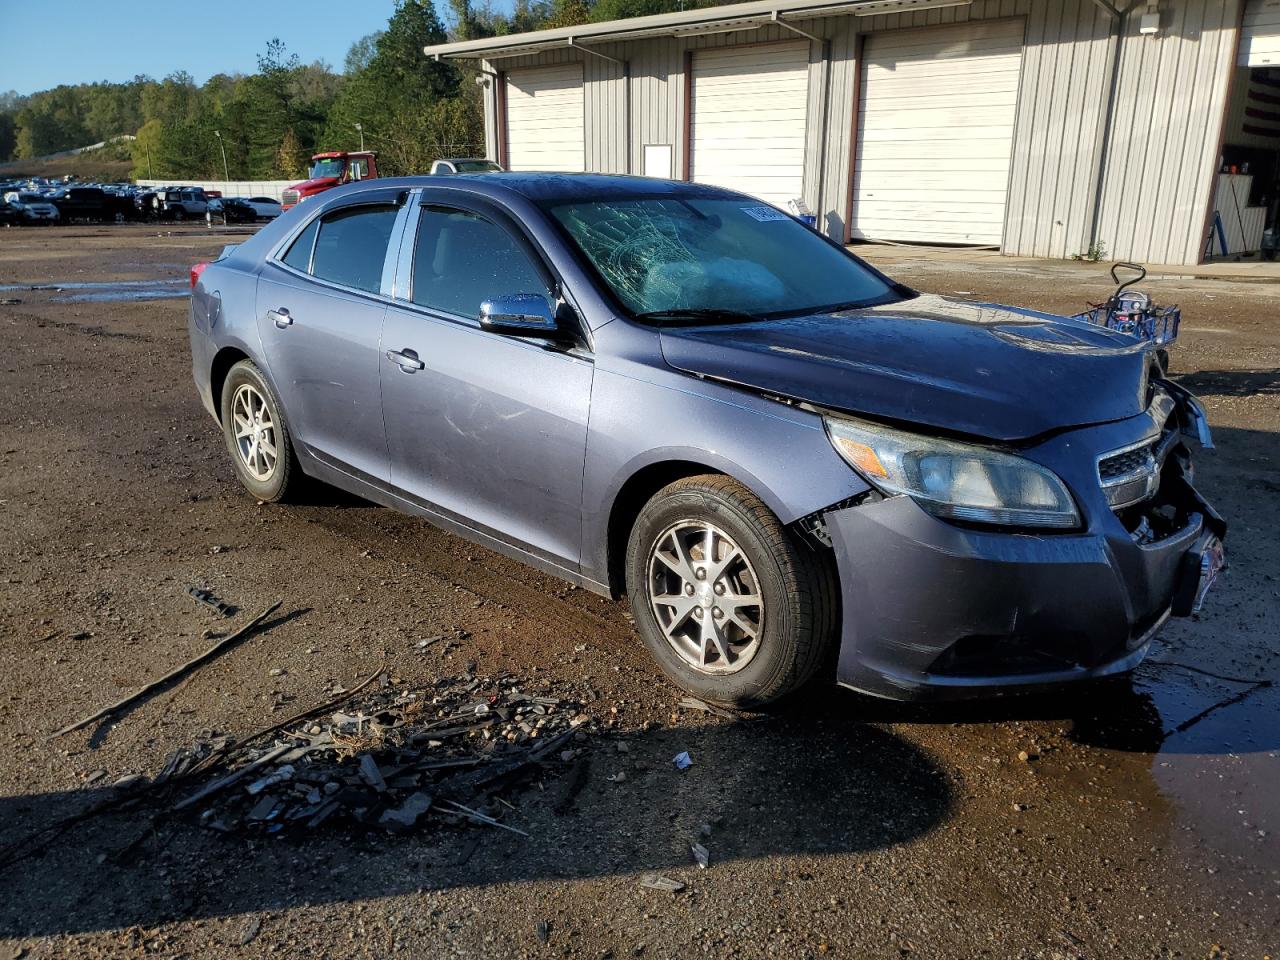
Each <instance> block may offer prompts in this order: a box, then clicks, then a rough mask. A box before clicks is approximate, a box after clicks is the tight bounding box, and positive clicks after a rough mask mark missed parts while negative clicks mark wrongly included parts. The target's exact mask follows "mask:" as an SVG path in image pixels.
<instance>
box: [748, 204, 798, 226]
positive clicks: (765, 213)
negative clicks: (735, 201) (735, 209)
mask: <svg viewBox="0 0 1280 960" xmlns="http://www.w3.org/2000/svg"><path fill="white" fill-rule="evenodd" d="M742 212H743V213H745V214H746V215H747V216H748V217H751V218H752V219H753V220H759V221H760V222H761V223H768V222H769V221H770V220H790V219H791V218H790V217H788V216H787V215H786V214H785V213H783V212H782V211H781V210H778V209H776V208H775V207H743V208H742Z"/></svg>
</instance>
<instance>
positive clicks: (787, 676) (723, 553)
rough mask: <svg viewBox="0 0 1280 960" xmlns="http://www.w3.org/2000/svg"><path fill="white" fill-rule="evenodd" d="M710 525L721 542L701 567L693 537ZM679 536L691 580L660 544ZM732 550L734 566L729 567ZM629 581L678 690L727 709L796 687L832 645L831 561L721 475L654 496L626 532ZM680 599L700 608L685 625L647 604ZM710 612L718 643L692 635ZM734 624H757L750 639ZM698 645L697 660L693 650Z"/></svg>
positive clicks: (648, 635) (654, 649)
mask: <svg viewBox="0 0 1280 960" xmlns="http://www.w3.org/2000/svg"><path fill="white" fill-rule="evenodd" d="M708 524H710V525H711V527H712V528H713V529H714V530H715V531H717V532H718V534H720V535H721V537H722V539H713V541H712V542H713V547H712V552H711V558H712V560H713V561H715V562H714V563H712V564H709V565H708V564H707V555H708V552H707V550H706V549H705V547H704V546H700V545H699V539H698V538H700V537H704V536H705V534H704V533H703V532H702V531H703V530H704V529H705V528H706V526H707V525H708ZM682 540H685V541H687V542H686V544H685V547H686V549H684V550H683V554H684V557H686V558H687V559H688V561H689V562H688V564H687V565H683V564H677V565H678V566H682V567H683V569H686V570H689V571H690V572H691V573H692V574H693V575H694V576H693V577H692V578H687V577H682V576H681V575H680V574H679V573H676V572H675V569H674V568H673V567H672V566H671V558H672V557H673V556H674V557H675V558H676V559H677V561H678V560H679V559H680V552H679V551H677V550H675V549H668V548H669V547H672V546H673V545H674V544H676V543H678V542H680V541H682ZM703 542H705V541H703ZM735 548H736V554H737V555H740V557H741V559H740V560H739V559H728V560H727V558H730V557H734V556H735ZM659 553H661V554H663V555H664V556H666V557H667V560H665V561H663V560H662V559H661V558H660V557H659V556H658V554H659ZM717 563H725V566H724V568H723V576H720V577H717V578H716V579H715V580H714V582H712V583H708V582H707V580H708V577H710V576H711V575H712V574H714V573H715V566H716V564H717ZM699 568H701V570H702V572H703V573H704V574H706V575H705V576H700V575H699ZM626 574H627V593H628V595H629V597H630V600H631V608H632V611H633V613H634V615H635V622H636V628H637V630H638V631H639V633H640V637H641V639H642V640H643V641H644V644H645V646H646V647H648V648H649V652H650V653H651V654H652V655H653V658H654V659H655V660H656V661H657V662H658V665H659V666H660V667H661V668H662V670H663V672H664V673H666V674H667V676H668V677H670V678H671V679H672V680H673V681H675V683H676V685H677V686H679V687H680V688H682V689H684V690H686V691H688V692H689V693H691V694H693V695H694V696H695V697H699V698H700V699H703V700H707V701H710V702H712V703H718V704H723V705H726V706H733V707H760V706H763V705H765V704H767V703H771V702H773V701H775V700H777V699H779V698H780V697H783V696H785V695H787V694H788V693H792V692H793V691H795V690H797V689H799V688H800V687H801V686H803V685H804V684H805V683H806V682H807V681H808V680H809V679H810V678H811V677H812V676H813V674H814V672H815V671H816V670H817V668H818V666H819V664H821V663H822V662H823V660H824V657H825V655H826V653H827V651H828V650H829V649H830V647H831V643H832V639H833V637H834V634H835V629H836V624H837V622H838V616H839V602H838V600H837V593H836V582H835V577H834V565H833V562H832V559H831V557H830V555H828V554H826V553H824V552H819V550H818V548H816V547H812V546H810V545H809V544H808V543H806V542H803V541H801V540H799V539H798V538H796V537H794V536H792V534H791V533H789V532H788V531H787V530H786V528H784V527H783V526H782V524H781V523H780V522H779V520H778V518H777V517H776V516H775V515H774V514H773V513H772V512H771V511H770V510H769V508H768V507H767V506H765V504H764V503H763V502H762V501H761V500H760V499H759V498H758V497H756V496H755V495H754V494H753V493H751V491H750V490H748V489H747V488H746V487H744V486H742V484H740V483H738V482H737V481H736V480H733V479H731V478H729V477H725V476H720V475H715V474H711V475H705V476H697V477H689V478H686V479H683V480H677V481H676V482H675V483H672V484H670V485H669V486H667V487H664V488H663V489H662V490H660V491H658V493H657V494H656V495H654V497H653V498H652V499H651V500H650V501H649V502H648V503H647V504H646V505H645V506H644V508H643V509H642V510H641V511H640V514H639V516H638V517H637V518H636V521H635V524H634V525H633V526H632V529H631V533H630V536H629V537H628V542H627V558H626ZM699 581H701V582H700V583H699ZM691 588H692V591H691ZM680 594H684V595H685V597H687V600H686V599H683V598H681V599H679V600H678V602H679V603H681V604H682V605H685V604H702V606H701V607H695V608H694V609H693V610H692V612H691V613H690V614H689V616H687V617H685V616H684V615H683V614H684V611H683V610H682V609H680V608H677V607H675V606H674V605H666V604H663V603H662V602H661V600H657V601H655V600H654V598H655V597H663V596H665V597H668V598H670V599H672V600H677V597H679V595H680ZM735 594H736V596H735ZM752 597H755V598H758V599H759V601H760V603H759V604H758V605H756V606H755V607H754V608H753V607H752V606H751V605H750V604H749V603H748V604H743V603H741V602H735V601H742V600H744V599H745V600H748V601H749V600H750V599H751V598H752ZM726 604H727V605H726ZM734 608H736V610H735V609H734ZM708 614H715V615H716V616H717V618H718V619H716V620H715V621H713V625H714V626H716V627H718V628H719V630H720V632H721V636H720V642H710V641H708V640H702V639H699V638H700V637H707V636H708V634H707V628H706V627H705V626H704V620H706V618H707V615H708ZM660 618H661V620H660ZM664 622H665V627H664ZM739 624H744V625H745V626H747V627H754V628H755V637H754V641H752V640H751V639H750V635H749V634H748V633H747V631H746V630H745V629H742V628H741V627H740V626H739ZM673 636H674V639H673ZM735 639H736V640H737V641H738V643H737V645H735V643H734V640H735ZM699 643H701V644H702V645H703V647H702V651H701V652H699V651H698V650H696V649H694V650H691V649H690V647H691V646H696V645H697V644H699ZM708 653H709V657H708ZM725 654H727V657H726V656H725ZM691 657H701V658H702V663H701V664H700V665H699V664H695V662H694V661H693V660H692V659H691Z"/></svg>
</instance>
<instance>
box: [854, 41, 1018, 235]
mask: <svg viewBox="0 0 1280 960" xmlns="http://www.w3.org/2000/svg"><path fill="white" fill-rule="evenodd" d="M1022 36H1023V22H1022V21H1021V20H996V21H990V22H985V23H984V22H976V23H966V24H959V25H956V26H948V27H931V28H925V29H921V30H897V31H892V32H886V33H873V34H870V35H868V36H867V38H866V41H865V42H864V44H863V57H862V60H863V66H862V90H861V96H860V100H859V109H858V117H859V129H858V147H857V159H856V164H855V167H854V193H853V220H852V234H853V236H855V237H859V238H864V239H876V240H903V241H909V242H919V243H968V244H999V243H1000V242H1001V239H1002V236H1003V233H1004V209H1005V199H1006V195H1007V193H1008V184H1009V162H1010V157H1011V155H1012V152H1013V126H1014V117H1015V115H1016V113H1017V106H1018V80H1019V75H1020V72H1021V67H1022Z"/></svg>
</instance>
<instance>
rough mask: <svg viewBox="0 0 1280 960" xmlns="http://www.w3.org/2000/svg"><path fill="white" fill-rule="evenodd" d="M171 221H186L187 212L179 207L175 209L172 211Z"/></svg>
mask: <svg viewBox="0 0 1280 960" xmlns="http://www.w3.org/2000/svg"><path fill="white" fill-rule="evenodd" d="M173 219H175V220H185V219H187V212H186V211H185V210H183V209H182V208H181V207H175V208H174V211H173Z"/></svg>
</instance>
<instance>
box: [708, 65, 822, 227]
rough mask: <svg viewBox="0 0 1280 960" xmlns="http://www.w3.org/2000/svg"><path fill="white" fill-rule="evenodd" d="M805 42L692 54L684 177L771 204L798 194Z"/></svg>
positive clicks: (805, 96)
mask: <svg viewBox="0 0 1280 960" xmlns="http://www.w3.org/2000/svg"><path fill="white" fill-rule="evenodd" d="M808 101H809V43H808V41H804V40H802V41H800V42H798V43H769V44H760V45H755V46H742V47H726V48H724V49H719V50H699V51H697V52H696V53H695V54H694V55H693V95H692V103H693V122H692V137H691V139H692V144H691V150H692V152H691V156H690V179H692V180H693V181H694V182H696V183H710V184H714V185H716V186H719V187H728V188H729V189H731V190H741V191H742V192H743V193H747V194H750V195H751V196H753V197H759V198H760V199H761V200H765V201H767V202H769V203H772V204H774V205H775V206H779V207H785V206H786V203H787V201H788V200H792V199H795V198H798V197H800V196H801V195H802V191H803V188H804V143H805V120H806V114H807V113H808Z"/></svg>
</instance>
